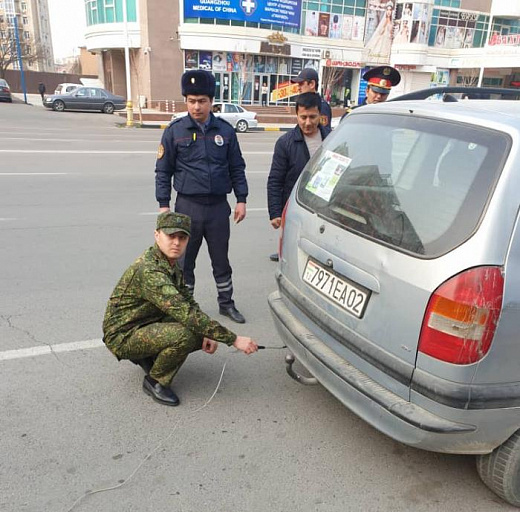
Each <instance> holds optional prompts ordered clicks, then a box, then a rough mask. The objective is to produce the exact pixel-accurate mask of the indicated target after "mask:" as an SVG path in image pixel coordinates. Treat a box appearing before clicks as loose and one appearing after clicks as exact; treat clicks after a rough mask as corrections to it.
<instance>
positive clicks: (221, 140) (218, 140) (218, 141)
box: [215, 135, 224, 146]
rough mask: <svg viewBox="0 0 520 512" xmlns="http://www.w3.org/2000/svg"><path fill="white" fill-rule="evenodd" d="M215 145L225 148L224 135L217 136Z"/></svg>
mask: <svg viewBox="0 0 520 512" xmlns="http://www.w3.org/2000/svg"><path fill="white" fill-rule="evenodd" d="M215 144H216V145H217V146H223V145H224V137H222V135H215Z"/></svg>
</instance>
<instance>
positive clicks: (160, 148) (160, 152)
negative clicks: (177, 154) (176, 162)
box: [157, 144, 164, 160]
mask: <svg viewBox="0 0 520 512" xmlns="http://www.w3.org/2000/svg"><path fill="white" fill-rule="evenodd" d="M163 156H164V146H163V145H162V144H159V149H158V150H157V160H160V159H161V158H162V157H163Z"/></svg>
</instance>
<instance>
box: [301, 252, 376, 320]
mask: <svg viewBox="0 0 520 512" xmlns="http://www.w3.org/2000/svg"><path fill="white" fill-rule="evenodd" d="M303 280H304V281H305V282H306V283H308V284H310V285H311V286H312V287H313V288H314V289H316V290H318V291H319V292H321V293H322V294H323V295H325V296H326V297H328V298H329V299H330V300H331V301H332V302H334V303H335V304H338V305H339V306H341V307H342V308H343V309H345V310H346V311H348V312H349V313H350V314H352V315H354V316H357V317H358V318H361V317H362V316H363V313H364V311H365V307H366V305H367V302H368V297H369V295H370V293H369V292H368V291H366V290H363V289H361V287H359V286H358V285H354V284H353V283H352V282H351V281H347V280H346V279H344V278H341V277H339V276H338V275H336V274H333V273H331V272H330V271H328V270H326V269H324V268H323V267H322V266H321V265H318V264H317V263H315V262H314V261H313V260H308V261H307V265H306V266H305V271H304V272H303Z"/></svg>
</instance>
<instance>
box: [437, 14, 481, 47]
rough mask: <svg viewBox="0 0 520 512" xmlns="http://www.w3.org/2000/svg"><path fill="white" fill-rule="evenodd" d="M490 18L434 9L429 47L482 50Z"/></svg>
mask: <svg viewBox="0 0 520 512" xmlns="http://www.w3.org/2000/svg"><path fill="white" fill-rule="evenodd" d="M488 23H489V17H488V16H483V15H481V14H480V13H478V12H474V11H460V10H457V11H454V10H450V9H438V8H435V9H433V14H432V18H431V25H430V36H429V39H428V44H429V46H436V47H438V48H481V47H482V46H484V40H485V34H486V31H487V24H488Z"/></svg>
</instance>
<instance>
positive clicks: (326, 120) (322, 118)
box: [320, 116, 329, 126]
mask: <svg viewBox="0 0 520 512" xmlns="http://www.w3.org/2000/svg"><path fill="white" fill-rule="evenodd" d="M320 124H321V126H327V125H328V124H329V118H328V117H327V116H320Z"/></svg>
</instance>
